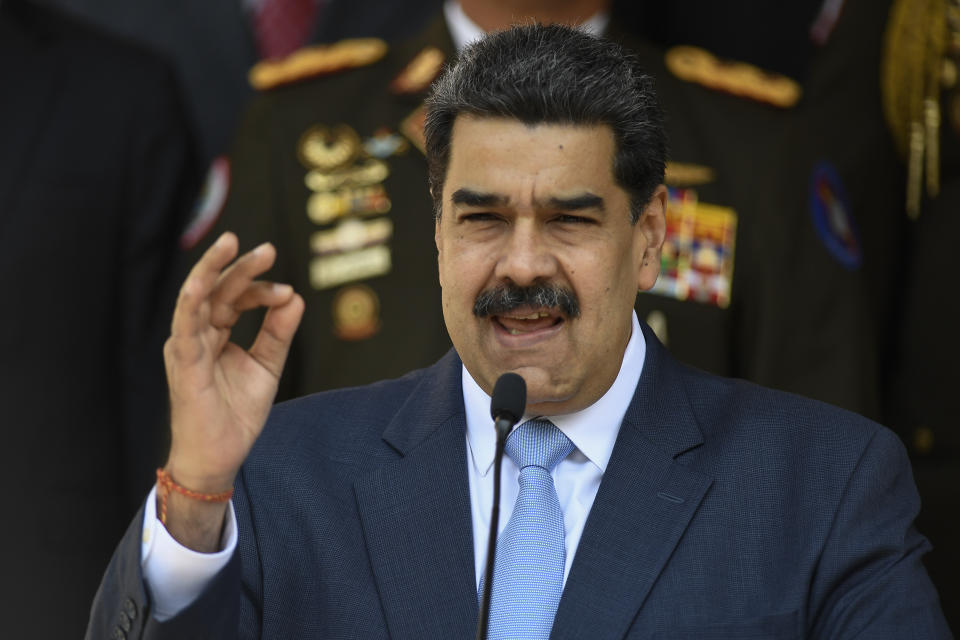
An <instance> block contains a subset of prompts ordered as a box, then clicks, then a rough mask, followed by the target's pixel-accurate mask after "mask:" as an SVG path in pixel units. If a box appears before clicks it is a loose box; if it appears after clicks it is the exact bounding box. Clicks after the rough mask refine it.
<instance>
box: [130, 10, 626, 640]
mask: <svg viewBox="0 0 960 640" xmlns="http://www.w3.org/2000/svg"><path fill="white" fill-rule="evenodd" d="M443 11H444V17H445V18H446V21H447V26H449V28H450V35H451V37H452V38H453V42H454V45H455V46H456V47H457V49H458V50H460V49H462V48H463V47H464V46H465V45H466V44H468V43H470V42H473V41H474V40H477V39H479V38H481V37H482V36H483V33H484V32H483V30H482V29H480V27H478V26H477V25H476V23H474V22H473V21H472V20H470V18H468V17H467V15H466V14H465V13H464V12H463V9H461V8H460V3H459V2H456V1H455V0H448V1H447V2H446V3H445V4H444V7H443ZM608 21H609V16H608V15H607V14H606V13H598V14H596V15H595V16H593V17H592V18H591V19H589V20H587V21H586V22H584V23H583V24H582V25H581V28H582V29H584V30H585V31H587V32H589V33H594V34H600V33H602V32H603V30H604V29H605V28H606V25H607V22H608ZM644 354H645V343H644V341H643V334H642V333H640V325H639V324H638V323H637V318H636V315H634V317H633V335H632V336H631V338H630V342H629V344H628V345H627V350H626V352H625V354H624V359H623V361H622V362H621V368H620V373H619V375H618V376H617V379H616V381H615V382H614V384H613V386H612V387H610V389H609V390H608V391H607V393H606V394H605V395H604V396H603V397H602V398H600V400H598V401H597V402H596V403H594V404H593V405H591V406H590V407H587V408H586V409H584V410H583V411H579V412H577V413H573V414H570V415H566V416H551V417H550V420H551V421H553V423H554V424H556V425H557V426H558V427H559V428H560V430H561V431H563V432H564V433H565V434H566V435H567V437H568V438H570V440H571V441H572V442H573V444H574V445H576V447H577V448H576V449H575V450H574V451H573V453H571V454H570V455H569V456H568V457H567V459H566V460H564V461H562V462H561V463H560V464H558V465H557V467H556V469H554V472H553V475H554V480H555V483H556V487H557V494H558V496H559V497H560V508H561V509H563V512H564V516H563V517H564V524H565V527H566V536H567V538H566V546H567V566H566V568H565V570H564V581H566V576H567V573H568V572H569V570H570V563H571V562H572V561H573V550H575V549H576V548H577V543H578V542H579V541H580V534H581V533H582V532H583V524H584V522H585V521H586V519H587V514H588V513H589V512H590V506H591V505H592V504H593V499H594V498H595V497H596V495H597V488H598V487H599V486H600V479H601V477H602V476H603V471H604V469H606V466H607V461H609V459H610V452H611V451H612V450H613V443H614V441H615V440H616V437H617V432H618V430H619V429H620V422H621V421H622V420H623V415H624V413H625V412H626V410H627V406H628V405H629V404H630V399H631V398H632V397H633V391H634V388H635V387H636V386H637V380H639V379H640V370H641V369H642V368H643V359H644ZM463 397H464V405H465V406H466V411H467V447H468V451H469V453H470V455H469V456H468V457H467V460H468V467H469V469H468V471H469V476H470V504H471V510H472V514H473V540H474V559H475V561H476V567H477V572H476V576H477V581H478V582H477V584H478V588H479V580H480V575H481V574H482V572H483V568H484V566H485V565H484V563H485V561H486V549H487V538H488V537H489V529H490V506H491V504H490V503H491V502H492V501H493V483H492V482H491V479H490V477H489V476H490V469H491V468H492V465H493V453H494V446H495V444H496V433H495V432H494V429H493V422H492V421H491V419H490V396H488V395H487V394H485V393H484V392H483V390H482V389H480V387H479V386H478V385H477V383H476V382H474V380H473V378H471V377H470V375H469V374H468V373H467V370H466V368H464V370H463ZM501 477H502V480H501V482H502V487H501V494H500V497H501V501H500V513H501V514H504V515H503V517H501V519H500V530H501V531H502V530H503V527H504V526H506V523H507V520H508V519H509V514H510V513H511V512H512V511H513V505H514V503H515V502H516V500H517V491H518V489H519V482H518V478H519V471H518V470H517V467H516V465H515V464H513V462H512V461H511V460H510V459H509V458H508V457H505V458H504V461H503V468H502V476H501ZM227 513H228V515H227V523H226V526H225V527H224V532H223V536H222V538H221V547H222V549H223V550H222V551H219V552H217V553H209V554H208V553H198V552H196V551H192V550H191V549H188V548H186V547H184V546H182V545H181V544H180V543H178V542H177V541H176V540H174V538H173V536H171V535H170V534H169V533H168V532H167V529H166V527H164V526H163V524H162V523H161V522H160V520H159V518H158V517H157V514H156V487H154V489H153V490H152V491H151V492H150V495H149V496H148V497H147V504H146V508H145V510H144V519H143V538H142V545H141V553H140V565H141V567H142V569H143V577H144V581H145V582H146V583H147V588H148V589H149V591H150V595H151V597H152V601H153V617H154V618H156V619H157V620H159V621H161V622H162V621H164V620H168V619H170V618H172V617H174V616H175V615H177V614H178V613H179V612H180V611H182V610H184V609H186V608H187V607H188V606H189V605H190V603H192V602H193V601H194V600H195V599H196V598H197V597H198V596H199V595H200V593H202V592H203V590H204V589H205V588H206V586H207V585H208V584H209V583H210V581H211V580H212V579H213V577H214V576H215V575H216V574H217V572H218V571H220V569H222V568H223V567H225V566H226V564H227V562H228V561H229V560H230V556H232V555H233V552H234V550H235V549H236V546H237V517H236V513H235V512H234V510H233V503H230V506H229V509H228V512H227Z"/></svg>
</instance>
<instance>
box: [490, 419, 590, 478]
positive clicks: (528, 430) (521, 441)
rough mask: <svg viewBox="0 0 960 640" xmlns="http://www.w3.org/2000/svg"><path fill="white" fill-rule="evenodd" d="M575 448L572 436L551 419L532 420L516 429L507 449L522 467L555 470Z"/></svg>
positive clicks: (512, 458) (509, 439) (511, 457)
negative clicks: (566, 434) (561, 429)
mask: <svg viewBox="0 0 960 640" xmlns="http://www.w3.org/2000/svg"><path fill="white" fill-rule="evenodd" d="M573 449H574V445H573V443H572V442H570V438H568V437H567V436H565V435H563V432H562V431H560V429H558V428H557V425H555V424H553V423H552V422H550V421H549V420H530V421H529V422H524V423H523V424H522V425H520V426H519V427H517V428H516V429H514V431H513V433H511V434H510V436H509V437H508V438H507V444H506V448H505V451H506V453H507V455H508V456H510V459H511V460H513V461H514V462H515V463H516V465H517V466H518V467H520V468H521V469H523V468H524V467H529V466H531V465H532V466H536V467H542V468H544V469H546V470H547V471H553V468H554V467H555V466H557V464H558V463H559V462H560V461H561V460H563V459H564V458H566V457H567V456H568V455H570V452H571V451H573Z"/></svg>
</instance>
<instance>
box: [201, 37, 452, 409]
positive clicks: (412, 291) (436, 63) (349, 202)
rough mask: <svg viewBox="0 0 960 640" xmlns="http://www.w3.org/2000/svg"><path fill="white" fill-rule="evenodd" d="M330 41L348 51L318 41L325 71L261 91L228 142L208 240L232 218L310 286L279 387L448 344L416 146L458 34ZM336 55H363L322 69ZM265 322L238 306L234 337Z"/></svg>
mask: <svg viewBox="0 0 960 640" xmlns="http://www.w3.org/2000/svg"><path fill="white" fill-rule="evenodd" d="M334 47H341V48H342V49H341V50H340V51H341V52H340V53H335V52H331V51H330V50H321V51H319V56H318V57H317V58H316V59H315V60H314V63H315V64H314V67H313V69H312V71H310V72H308V73H313V74H315V75H313V76H312V77H307V78H304V79H301V80H299V81H297V82H293V83H291V84H282V82H283V80H279V82H281V86H276V87H274V88H270V89H268V90H264V91H262V92H261V93H259V94H258V96H257V97H256V99H255V100H254V101H253V103H252V105H251V106H250V108H249V109H248V111H247V114H246V116H245V119H244V122H243V125H242V127H241V129H240V133H239V135H238V138H237V141H236V144H235V147H234V149H233V151H232V153H231V158H230V171H231V188H230V194H229V197H228V198H227V201H226V205H225V208H224V211H223V213H222V215H221V217H220V219H219V220H218V221H217V223H216V227H217V228H216V229H215V230H214V232H212V233H209V234H208V235H207V237H206V241H205V242H202V243H201V247H199V248H198V251H199V250H200V249H202V248H203V247H204V246H206V245H208V244H209V240H211V239H212V238H215V237H216V236H217V235H218V232H219V231H220V230H226V229H229V230H232V231H234V232H236V233H237V234H238V236H239V238H240V241H241V246H242V247H243V248H249V247H251V246H253V245H255V244H258V243H260V242H264V241H268V240H269V241H271V242H273V243H274V245H276V247H277V250H278V264H277V265H276V267H275V268H274V270H273V272H272V277H274V278H277V279H279V280H281V281H285V282H289V283H291V284H293V285H294V287H295V288H296V289H297V291H298V292H300V293H301V294H302V295H303V296H304V298H305V300H306V312H305V315H304V318H303V322H302V324H301V326H300V330H299V331H298V333H297V336H296V338H295V341H294V344H293V348H292V350H291V355H290V359H289V362H288V364H287V367H286V369H285V371H284V378H283V381H282V384H281V392H280V396H281V397H290V396H295V395H302V394H304V393H309V392H312V391H317V390H321V389H327V388H334V387H340V386H349V385H356V384H363V383H366V382H371V381H373V380H377V379H381V378H384V377H392V376H399V375H402V374H403V373H405V372H407V371H409V370H410V369H412V368H415V367H421V366H426V365H428V364H430V363H432V362H433V361H435V360H436V359H437V358H439V357H440V356H441V355H443V353H445V352H446V351H447V350H448V349H449V348H450V341H449V338H448V337H447V334H446V329H445V327H444V323H443V316H442V313H441V310H440V304H439V301H440V286H439V282H438V280H437V262H436V248H435V247H434V244H433V230H434V223H433V214H432V203H431V199H430V194H429V192H428V190H427V182H426V171H427V170H426V159H425V157H424V155H423V153H422V151H421V150H420V149H418V148H417V144H419V138H420V136H422V123H421V121H420V119H419V117H420V116H421V115H422V106H423V101H424V98H425V94H426V89H427V88H428V85H429V82H430V81H431V80H432V79H433V77H434V75H436V73H437V72H438V71H439V69H440V64H441V63H442V61H443V60H444V59H446V58H448V57H449V56H450V55H451V54H452V52H453V50H454V47H453V44H452V43H451V41H450V36H449V34H448V33H447V30H446V27H445V24H444V23H443V22H442V21H439V20H438V21H435V22H434V23H433V24H432V25H431V26H430V27H429V28H428V29H426V30H425V31H424V32H423V33H422V34H421V35H420V36H418V37H417V38H414V39H412V40H411V41H409V42H407V43H405V44H401V45H399V46H396V47H393V48H390V49H389V50H387V51H386V52H385V53H384V52H383V50H382V49H385V47H386V45H384V44H383V43H379V44H377V42H374V41H358V42H353V43H351V42H350V41H345V42H342V43H339V44H337V45H334ZM325 54H326V57H324V56H325ZM295 55H297V54H295ZM331 56H332V57H333V58H338V56H339V57H341V58H342V57H343V56H346V57H347V58H349V57H350V56H355V57H356V56H359V57H358V58H356V59H358V60H361V61H360V62H348V63H347V64H355V65H356V68H350V69H341V70H336V71H333V72H332V73H323V71H319V72H318V71H317V69H325V67H324V65H325V64H327V62H325V60H326V61H329V60H330V59H331ZM364 56H366V57H364ZM378 56H382V57H378ZM333 64H334V65H337V64H340V63H337V62H334V63H333ZM411 65H412V66H411ZM408 67H409V70H407V69H408ZM264 69H266V70H267V72H268V73H269V72H270V70H271V68H270V67H261V69H260V71H263V70H264ZM405 70H407V71H406V72H405ZM280 72H281V74H282V72H283V70H282V69H280ZM254 77H255V78H256V77H258V76H257V75H256V72H255V73H254ZM266 81H267V82H274V81H276V80H275V79H273V78H272V77H268V78H267V80H266ZM405 130H406V133H404V131H405ZM418 131H420V132H421V133H419V134H418V133H417V132H418ZM257 325H258V319H257V318H244V319H242V321H241V324H240V325H239V326H238V327H237V329H236V331H235V339H237V340H238V341H239V342H241V343H250V342H252V339H253V336H254V335H255V330H256V326H257Z"/></svg>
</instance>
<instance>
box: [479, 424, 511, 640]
mask: <svg viewBox="0 0 960 640" xmlns="http://www.w3.org/2000/svg"><path fill="white" fill-rule="evenodd" d="M496 427H497V447H496V451H495V453H494V456H493V508H491V509H490V537H489V538H488V539H487V566H486V569H485V570H484V572H483V575H484V580H483V597H482V598H481V599H480V618H479V619H478V620H477V635H476V640H487V623H488V621H489V618H490V597H491V594H492V593H493V569H494V567H493V565H494V559H495V557H496V555H497V533H498V531H497V530H498V529H499V528H500V527H499V524H500V468H501V466H502V464H503V449H504V447H505V446H506V444H507V435H509V433H510V429H511V428H512V427H513V423H511V422H510V421H509V420H504V419H503V418H500V419H498V420H497V422H496Z"/></svg>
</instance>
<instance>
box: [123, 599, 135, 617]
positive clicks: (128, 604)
mask: <svg viewBox="0 0 960 640" xmlns="http://www.w3.org/2000/svg"><path fill="white" fill-rule="evenodd" d="M123 610H124V611H125V612H126V614H127V615H128V616H130V619H131V620H136V619H137V603H136V602H134V601H133V598H127V599H126V600H124V601H123Z"/></svg>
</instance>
